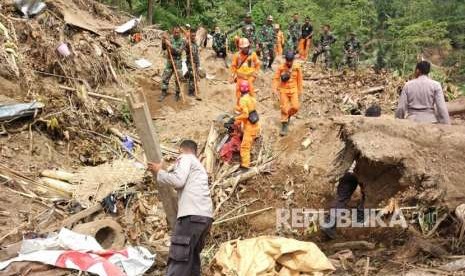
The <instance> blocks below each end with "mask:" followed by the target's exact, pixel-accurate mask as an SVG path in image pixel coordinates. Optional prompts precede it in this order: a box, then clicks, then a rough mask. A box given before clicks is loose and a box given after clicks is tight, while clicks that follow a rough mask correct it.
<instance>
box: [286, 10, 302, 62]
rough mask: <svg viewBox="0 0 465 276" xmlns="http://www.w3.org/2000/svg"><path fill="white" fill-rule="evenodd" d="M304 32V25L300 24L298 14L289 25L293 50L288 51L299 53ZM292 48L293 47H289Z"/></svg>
mask: <svg viewBox="0 0 465 276" xmlns="http://www.w3.org/2000/svg"><path fill="white" fill-rule="evenodd" d="M301 32H302V25H301V24H300V23H299V15H298V14H297V13H296V14H294V17H293V20H292V22H291V23H289V38H290V41H289V43H291V42H292V49H288V50H291V51H293V52H294V53H297V46H298V45H299V39H300V36H301V34H302V33H301ZM289 46H291V45H289Z"/></svg>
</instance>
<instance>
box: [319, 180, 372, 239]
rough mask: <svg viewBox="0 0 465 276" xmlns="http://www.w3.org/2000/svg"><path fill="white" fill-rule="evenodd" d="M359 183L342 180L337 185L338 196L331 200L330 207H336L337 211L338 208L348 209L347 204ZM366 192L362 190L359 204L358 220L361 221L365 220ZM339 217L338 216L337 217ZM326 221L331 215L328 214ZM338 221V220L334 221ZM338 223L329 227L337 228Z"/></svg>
mask: <svg viewBox="0 0 465 276" xmlns="http://www.w3.org/2000/svg"><path fill="white" fill-rule="evenodd" d="M357 186H358V184H355V183H347V182H342V183H339V185H338V186H337V196H336V198H335V199H334V200H333V201H332V202H331V204H330V208H331V209H335V212H337V209H346V208H347V204H348V203H349V201H350V199H351V197H352V194H353V193H354V192H355V190H356V189H357ZM364 206H365V193H364V191H363V190H362V199H361V200H360V202H359V204H358V206H357V221H359V222H361V221H363V215H364V214H363V209H364V208H365V207H364ZM335 219H337V218H335ZM325 221H326V222H329V221H330V216H329V215H327V216H326V219H325ZM334 222H335V223H336V220H335V221H334ZM335 228H336V224H334V225H332V226H331V227H329V229H332V230H335Z"/></svg>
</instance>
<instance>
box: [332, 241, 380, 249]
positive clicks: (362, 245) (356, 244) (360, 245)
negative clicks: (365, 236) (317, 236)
mask: <svg viewBox="0 0 465 276" xmlns="http://www.w3.org/2000/svg"><path fill="white" fill-rule="evenodd" d="M375 247H376V245H375V244H374V243H372V242H367V241H348V242H339V243H335V244H333V245H332V246H331V248H333V249H336V250H339V249H347V248H349V249H354V250H357V249H362V250H363V249H370V250H373V249H375Z"/></svg>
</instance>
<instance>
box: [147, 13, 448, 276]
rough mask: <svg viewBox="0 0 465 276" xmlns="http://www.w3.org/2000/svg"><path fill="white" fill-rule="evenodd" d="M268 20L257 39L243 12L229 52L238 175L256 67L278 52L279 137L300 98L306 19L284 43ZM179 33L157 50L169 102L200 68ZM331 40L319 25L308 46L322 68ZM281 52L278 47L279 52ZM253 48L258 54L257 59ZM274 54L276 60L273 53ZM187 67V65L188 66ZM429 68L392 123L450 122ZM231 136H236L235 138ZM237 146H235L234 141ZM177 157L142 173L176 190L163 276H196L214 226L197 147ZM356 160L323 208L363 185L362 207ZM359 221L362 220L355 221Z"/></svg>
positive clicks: (253, 132) (254, 120)
mask: <svg viewBox="0 0 465 276" xmlns="http://www.w3.org/2000/svg"><path fill="white" fill-rule="evenodd" d="M272 23H273V18H272V17H271V16H269V17H268V18H267V23H266V25H265V26H263V27H262V29H261V31H260V33H259V35H256V33H255V32H256V26H255V24H254V23H253V21H252V18H251V16H250V14H248V15H247V16H246V17H245V19H244V22H242V23H241V24H239V25H238V26H237V27H236V29H239V28H241V30H242V35H243V37H239V38H238V39H237V40H236V43H237V48H238V51H237V52H236V53H235V54H234V55H233V58H232V64H231V69H230V70H231V77H230V82H231V83H232V84H234V85H235V88H234V90H235V103H234V110H235V114H236V115H235V117H234V118H233V123H232V124H233V125H234V130H235V131H236V130H237V131H238V132H239V133H241V140H240V157H241V162H240V163H241V166H240V170H241V172H243V171H247V170H248V169H249V168H250V166H251V150H252V148H253V144H254V142H255V140H256V139H257V138H258V136H259V135H260V128H261V126H260V117H259V113H258V111H257V100H256V90H255V88H254V84H255V81H256V79H257V76H258V73H259V70H260V68H263V69H264V70H268V69H270V68H271V64H272V63H273V61H274V57H275V56H276V55H281V54H283V53H284V59H285V62H284V63H283V64H281V65H279V66H278V68H277V69H276V72H275V73H274V76H273V82H272V95H273V97H274V98H276V99H278V100H279V103H280V110H281V131H280V135H282V136H285V135H287V134H288V132H289V123H290V121H291V118H292V117H295V116H296V114H297V112H298V111H299V109H300V96H301V95H302V93H303V73H302V68H301V66H300V65H299V64H297V63H296V62H295V59H296V57H297V56H298V57H300V58H304V59H306V58H307V56H308V53H309V49H310V47H311V45H312V37H313V27H312V25H311V23H310V19H309V18H306V19H305V23H304V24H303V25H300V23H299V17H298V15H297V14H295V15H294V17H293V21H292V22H291V23H290V24H289V37H288V39H287V40H286V39H285V38H284V35H283V33H282V31H281V29H280V26H279V25H273V24H272ZM183 31H184V32H185V36H186V38H187V39H186V40H187V42H186V41H185V40H184V39H183V38H182V36H181V29H180V28H178V27H175V28H173V30H172V37H171V38H169V37H168V36H166V35H164V36H163V40H162V47H163V49H164V50H166V51H167V60H166V65H165V70H164V72H163V77H162V94H161V96H160V101H163V100H164V99H165V98H166V97H167V95H168V92H167V90H168V85H169V82H170V79H171V78H172V76H173V75H175V77H176V90H175V91H176V93H175V99H176V100H179V98H180V87H179V85H180V81H181V79H182V80H183V81H186V80H187V82H188V84H189V85H188V87H189V91H188V92H189V96H195V85H196V84H195V79H196V78H195V77H194V76H197V74H198V70H199V67H200V58H199V48H198V46H197V45H196V44H195V29H189V30H187V31H185V30H183ZM213 38H214V40H213V49H214V51H215V52H216V54H217V56H218V57H221V58H225V57H226V55H227V50H226V47H225V45H224V43H225V41H226V35H224V34H222V33H221V31H220V29H219V28H215V33H214V36H213ZM335 41H336V38H335V37H334V36H333V35H332V34H331V32H330V26H329V25H325V26H324V27H323V34H322V35H321V37H320V41H319V43H318V45H317V47H316V48H315V51H314V54H313V57H312V60H313V61H316V59H317V58H318V56H320V55H323V56H324V58H325V65H326V66H327V67H330V66H331V58H330V49H331V45H333V44H334V42H335ZM283 48H285V50H283ZM256 50H260V51H261V55H262V59H261V60H260V59H259V57H258V55H257V53H256ZM360 50H361V46H360V43H359V42H358V40H357V39H356V36H355V34H354V33H350V38H349V39H348V40H347V41H346V42H345V43H344V52H345V63H346V64H347V65H348V66H349V67H351V68H354V69H355V68H356V67H357V63H358V53H359V51H360ZM183 51H184V52H186V53H187V54H188V56H190V57H191V58H190V60H189V61H188V63H187V64H188V66H187V67H188V70H187V71H188V72H187V73H186V75H185V76H183V75H182V73H181V70H180V69H181V66H182V64H181V63H182V61H181V57H182V52H183ZM274 53H276V55H275V54H274ZM191 61H192V62H193V64H192V62H191ZM430 68H431V65H430V63H428V62H426V61H421V62H419V63H418V64H417V66H416V69H415V77H416V78H415V79H413V80H411V81H409V82H408V83H407V84H406V85H405V86H404V89H403V90H402V94H401V96H400V99H399V103H398V108H397V111H396V114H395V116H396V118H399V119H409V120H413V121H416V122H422V123H441V124H450V118H449V114H448V111H447V107H446V104H445V99H444V94H443V92H442V88H441V85H440V84H439V83H438V82H436V81H433V80H431V79H430V78H429V77H428V74H429V72H430ZM365 115H366V116H367V117H379V116H380V115H381V109H380V107H379V106H372V107H370V108H368V109H367V111H366V114H365ZM236 138H237V137H236ZM237 142H239V141H237ZM179 151H180V152H181V154H180V156H179V158H178V159H177V161H176V163H175V165H174V168H173V169H172V170H171V171H165V170H164V169H163V168H162V164H161V163H149V164H148V168H149V170H150V171H152V172H153V173H154V174H156V176H157V182H158V183H159V184H160V185H169V186H171V187H173V188H174V189H176V190H177V192H178V214H177V222H176V226H175V229H174V232H173V236H172V238H171V245H170V251H169V260H168V269H167V275H169V276H188V275H200V273H201V263H200V252H201V251H202V249H203V247H204V245H205V240H206V237H207V235H208V233H209V230H210V227H211V225H212V222H213V204H212V199H211V195H210V189H209V185H208V175H207V172H206V170H205V168H204V167H203V165H202V164H201V162H200V161H199V159H198V158H197V144H196V143H195V142H194V141H191V140H185V141H183V142H182V143H181V145H180V148H179ZM357 171H358V168H357V163H356V162H354V164H353V165H352V167H351V169H350V170H349V171H348V172H347V173H346V174H345V175H344V176H343V177H342V178H341V179H340V180H339V185H338V190H337V195H336V199H335V200H334V201H333V203H332V204H331V206H330V208H333V209H340V208H345V207H346V204H347V202H348V201H349V200H350V198H351V196H352V194H353V193H354V191H355V189H356V188H357V187H358V186H360V187H362V194H363V200H362V202H361V204H360V208H363V202H364V199H365V196H366V195H365V193H364V189H363V187H364V185H363V183H360V182H359V181H358V176H357ZM357 219H361V220H363V218H357ZM322 230H323V232H324V233H325V234H326V235H327V236H328V237H329V238H334V237H335V235H336V233H335V226H331V227H329V228H325V229H322Z"/></svg>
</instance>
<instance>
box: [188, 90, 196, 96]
mask: <svg viewBox="0 0 465 276" xmlns="http://www.w3.org/2000/svg"><path fill="white" fill-rule="evenodd" d="M187 95H188V96H189V97H195V92H194V91H189V94H187Z"/></svg>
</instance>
